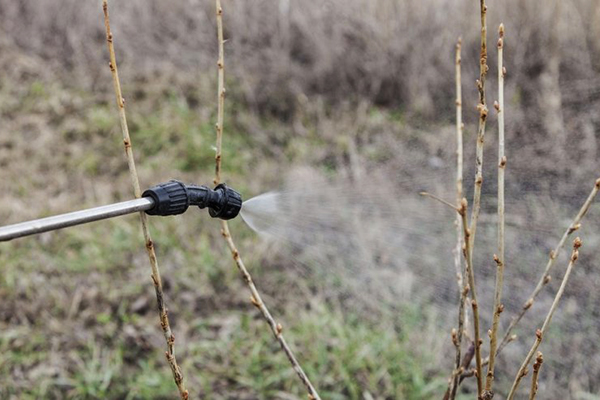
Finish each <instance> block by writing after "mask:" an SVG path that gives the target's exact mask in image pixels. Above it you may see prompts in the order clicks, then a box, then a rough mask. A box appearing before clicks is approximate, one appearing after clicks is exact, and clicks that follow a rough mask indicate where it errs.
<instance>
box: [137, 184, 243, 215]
mask: <svg viewBox="0 0 600 400" xmlns="http://www.w3.org/2000/svg"><path fill="white" fill-rule="evenodd" d="M142 197H150V198H152V200H154V207H153V208H152V209H150V210H148V211H146V213H147V214H150V215H162V216H167V215H177V214H183V213H184V212H185V211H186V210H187V209H188V207H189V206H198V207H199V208H208V212H209V214H210V216H211V217H213V218H220V219H223V220H229V219H233V218H235V217H237V215H238V214H239V213H240V210H241V209H242V196H241V195H240V194H239V193H238V192H237V191H235V190H233V189H232V188H230V187H228V186H227V185H225V184H224V183H222V184H220V185H217V187H215V188H214V190H213V189H210V188H208V187H206V186H196V185H185V184H183V183H181V182H179V181H175V180H173V181H169V182H167V183H161V184H159V185H156V186H154V187H151V188H150V189H148V190H146V191H145V192H144V193H143V194H142Z"/></svg>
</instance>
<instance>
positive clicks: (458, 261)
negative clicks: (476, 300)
mask: <svg viewBox="0 0 600 400" xmlns="http://www.w3.org/2000/svg"><path fill="white" fill-rule="evenodd" d="M461 46H462V38H460V37H459V38H458V42H457V43H456V56H455V63H454V64H455V78H456V79H455V80H456V204H460V201H461V200H462V198H463V128H464V125H463V122H462V79H461V68H460V67H461ZM455 224H456V248H455V250H454V267H455V269H456V277H457V281H458V282H457V283H458V291H459V292H460V293H462V286H463V276H462V265H463V264H462V257H461V255H460V253H461V249H462V242H463V238H462V228H461V220H460V215H459V214H456V221H455Z"/></svg>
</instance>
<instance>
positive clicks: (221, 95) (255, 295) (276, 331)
mask: <svg viewBox="0 0 600 400" xmlns="http://www.w3.org/2000/svg"><path fill="white" fill-rule="evenodd" d="M216 9H217V39H218V41H219V61H218V64H217V65H218V109H217V124H216V131H217V155H216V157H215V164H216V167H215V179H214V182H215V184H219V183H220V182H221V161H222V157H221V144H222V137H223V114H224V102H225V88H224V82H225V77H224V76H225V60H224V50H223V47H224V46H223V44H224V40H223V8H222V7H221V1H220V0H216ZM221 234H222V235H223V237H224V238H225V241H226V242H227V246H228V247H229V250H230V251H231V255H232V256H233V260H234V261H235V263H236V265H237V267H238V270H239V271H240V273H241V275H242V278H243V279H244V281H245V282H246V284H247V285H248V288H249V289H250V292H251V294H252V295H251V297H250V301H251V302H252V304H253V305H254V306H255V307H256V308H258V309H259V310H260V312H261V314H262V316H263V318H264V319H265V320H266V322H267V324H268V325H269V327H270V328H271V331H272V332H273V335H274V336H275V339H276V340H277V341H278V342H279V345H280V346H281V349H282V350H283V352H284V353H285V355H286V356H287V358H288V360H289V361H290V363H291V364H292V368H293V369H294V371H296V374H298V377H299V378H300V380H301V381H302V383H303V384H304V385H305V386H306V388H307V390H308V397H309V399H312V400H321V398H320V397H319V394H318V392H317V390H316V389H315V387H314V386H313V385H312V383H311V382H310V380H309V379H308V376H307V375H306V373H304V370H303V369H302V367H301V366H300V363H299V362H298V360H297V359H296V356H295V355H294V353H293V352H292V350H291V349H290V347H289V345H288V344H287V342H286V341H285V338H284V337H283V334H282V331H283V327H282V326H281V324H278V323H277V322H276V321H275V319H274V318H273V316H272V315H271V313H270V312H269V309H268V308H267V306H266V305H265V303H264V302H263V300H262V298H261V296H260V293H259V292H258V289H257V288H256V285H255V284H254V281H253V280H252V276H251V275H250V273H249V272H248V269H247V268H246V266H245V264H244V261H243V260H242V257H241V256H240V253H239V251H238V249H237V247H236V245H235V242H234V241H233V238H232V237H231V232H230V231H229V225H228V224H227V221H221Z"/></svg>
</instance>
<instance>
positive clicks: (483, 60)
mask: <svg viewBox="0 0 600 400" xmlns="http://www.w3.org/2000/svg"><path fill="white" fill-rule="evenodd" d="M479 4H480V11H481V53H480V56H479V79H478V80H477V90H478V91H479V104H478V105H477V110H478V111H479V127H478V129H477V146H476V151H475V167H476V173H475V185H474V193H473V211H472V212H471V225H470V229H469V233H470V238H469V241H470V245H469V251H470V253H471V254H469V258H471V259H472V258H473V254H472V253H473V248H474V245H475V233H476V232H477V220H478V218H479V212H480V211H481V186H482V185H483V141H484V138H485V123H486V120H487V115H488V109H487V106H486V101H485V77H486V75H487V71H488V66H487V6H486V5H485V0H480V1H479ZM465 240H467V238H466V237H465ZM472 273H473V268H472V266H471V274H472ZM473 280H474V279H473ZM469 285H470V286H471V292H472V293H473V294H472V302H471V304H472V307H473V330H474V335H473V336H474V338H475V363H476V369H477V397H478V398H479V397H481V394H482V392H483V377H482V376H481V341H480V339H479V315H478V314H479V311H478V308H477V300H476V299H475V296H476V294H475V293H476V290H475V287H474V285H473V283H472V282H469Z"/></svg>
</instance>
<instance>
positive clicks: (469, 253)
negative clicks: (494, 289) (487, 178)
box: [458, 198, 482, 397]
mask: <svg viewBox="0 0 600 400" xmlns="http://www.w3.org/2000/svg"><path fill="white" fill-rule="evenodd" d="M458 212H459V214H460V216H461V219H462V225H463V235H464V238H465V247H464V252H463V253H464V257H465V259H466V261H467V277H468V279H469V287H470V290H471V308H472V309H473V339H474V342H475V370H476V373H475V375H476V378H477V387H478V388H480V387H481V386H482V375H481V371H482V368H481V367H482V366H481V344H482V340H481V338H480V337H479V307H478V304H477V293H476V292H475V272H474V271H473V249H471V243H472V241H471V237H470V236H471V232H470V230H469V226H468V222H467V199H464V198H463V199H462V202H461V206H460V209H459V211H458ZM478 397H481V394H478Z"/></svg>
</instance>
